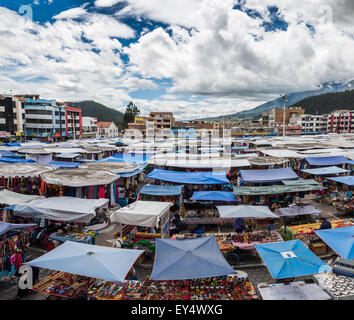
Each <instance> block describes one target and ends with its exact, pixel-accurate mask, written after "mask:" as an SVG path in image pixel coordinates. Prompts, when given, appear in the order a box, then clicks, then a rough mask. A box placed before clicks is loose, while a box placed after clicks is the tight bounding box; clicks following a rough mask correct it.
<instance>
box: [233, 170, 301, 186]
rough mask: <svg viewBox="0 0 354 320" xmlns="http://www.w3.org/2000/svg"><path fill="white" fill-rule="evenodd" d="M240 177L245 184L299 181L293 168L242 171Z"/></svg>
mask: <svg viewBox="0 0 354 320" xmlns="http://www.w3.org/2000/svg"><path fill="white" fill-rule="evenodd" d="M240 175H241V178H242V181H243V182H245V183H266V182H277V181H282V180H294V179H299V177H298V176H297V174H296V173H295V172H294V170H293V169H291V168H279V169H268V170H240Z"/></svg>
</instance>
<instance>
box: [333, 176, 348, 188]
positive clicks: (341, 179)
mask: <svg viewBox="0 0 354 320" xmlns="http://www.w3.org/2000/svg"><path fill="white" fill-rule="evenodd" d="M327 180H331V181H335V182H340V183H343V184H346V185H347V186H354V176H343V177H331V178H327Z"/></svg>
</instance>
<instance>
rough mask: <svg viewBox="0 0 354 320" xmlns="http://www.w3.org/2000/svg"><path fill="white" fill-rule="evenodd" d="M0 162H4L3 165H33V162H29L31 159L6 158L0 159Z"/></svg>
mask: <svg viewBox="0 0 354 320" xmlns="http://www.w3.org/2000/svg"><path fill="white" fill-rule="evenodd" d="M0 162H5V163H35V161H34V160H31V159H19V158H7V157H0Z"/></svg>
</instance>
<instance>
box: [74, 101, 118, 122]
mask: <svg viewBox="0 0 354 320" xmlns="http://www.w3.org/2000/svg"><path fill="white" fill-rule="evenodd" d="M67 103H68V105H69V106H72V107H75V108H81V109H82V116H84V117H97V120H98V121H113V122H115V123H117V122H118V121H120V120H122V119H123V116H124V115H123V113H121V112H119V111H118V110H114V109H112V108H108V107H106V106H104V105H103V104H101V103H98V102H96V101H92V100H85V101H78V102H67Z"/></svg>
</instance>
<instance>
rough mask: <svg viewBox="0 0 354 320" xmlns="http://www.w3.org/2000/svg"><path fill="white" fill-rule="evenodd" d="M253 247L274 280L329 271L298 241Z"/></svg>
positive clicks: (328, 267)
mask: <svg viewBox="0 0 354 320" xmlns="http://www.w3.org/2000/svg"><path fill="white" fill-rule="evenodd" d="M255 247H256V249H257V251H258V253H259V255H260V256H261V258H262V259H263V261H264V263H265V264H266V266H267V268H268V271H269V272H270V274H271V275H272V277H273V278H274V279H284V278H295V277H301V276H307V275H312V274H317V273H321V272H328V271H329V270H330V269H331V268H330V266H328V265H327V264H325V263H324V262H323V261H322V260H321V259H320V258H318V257H317V256H316V255H315V254H314V253H313V252H312V251H310V250H309V249H308V248H307V247H306V246H305V245H304V244H303V243H302V242H301V241H300V240H291V241H284V242H273V243H264V244H256V245H255Z"/></svg>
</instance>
